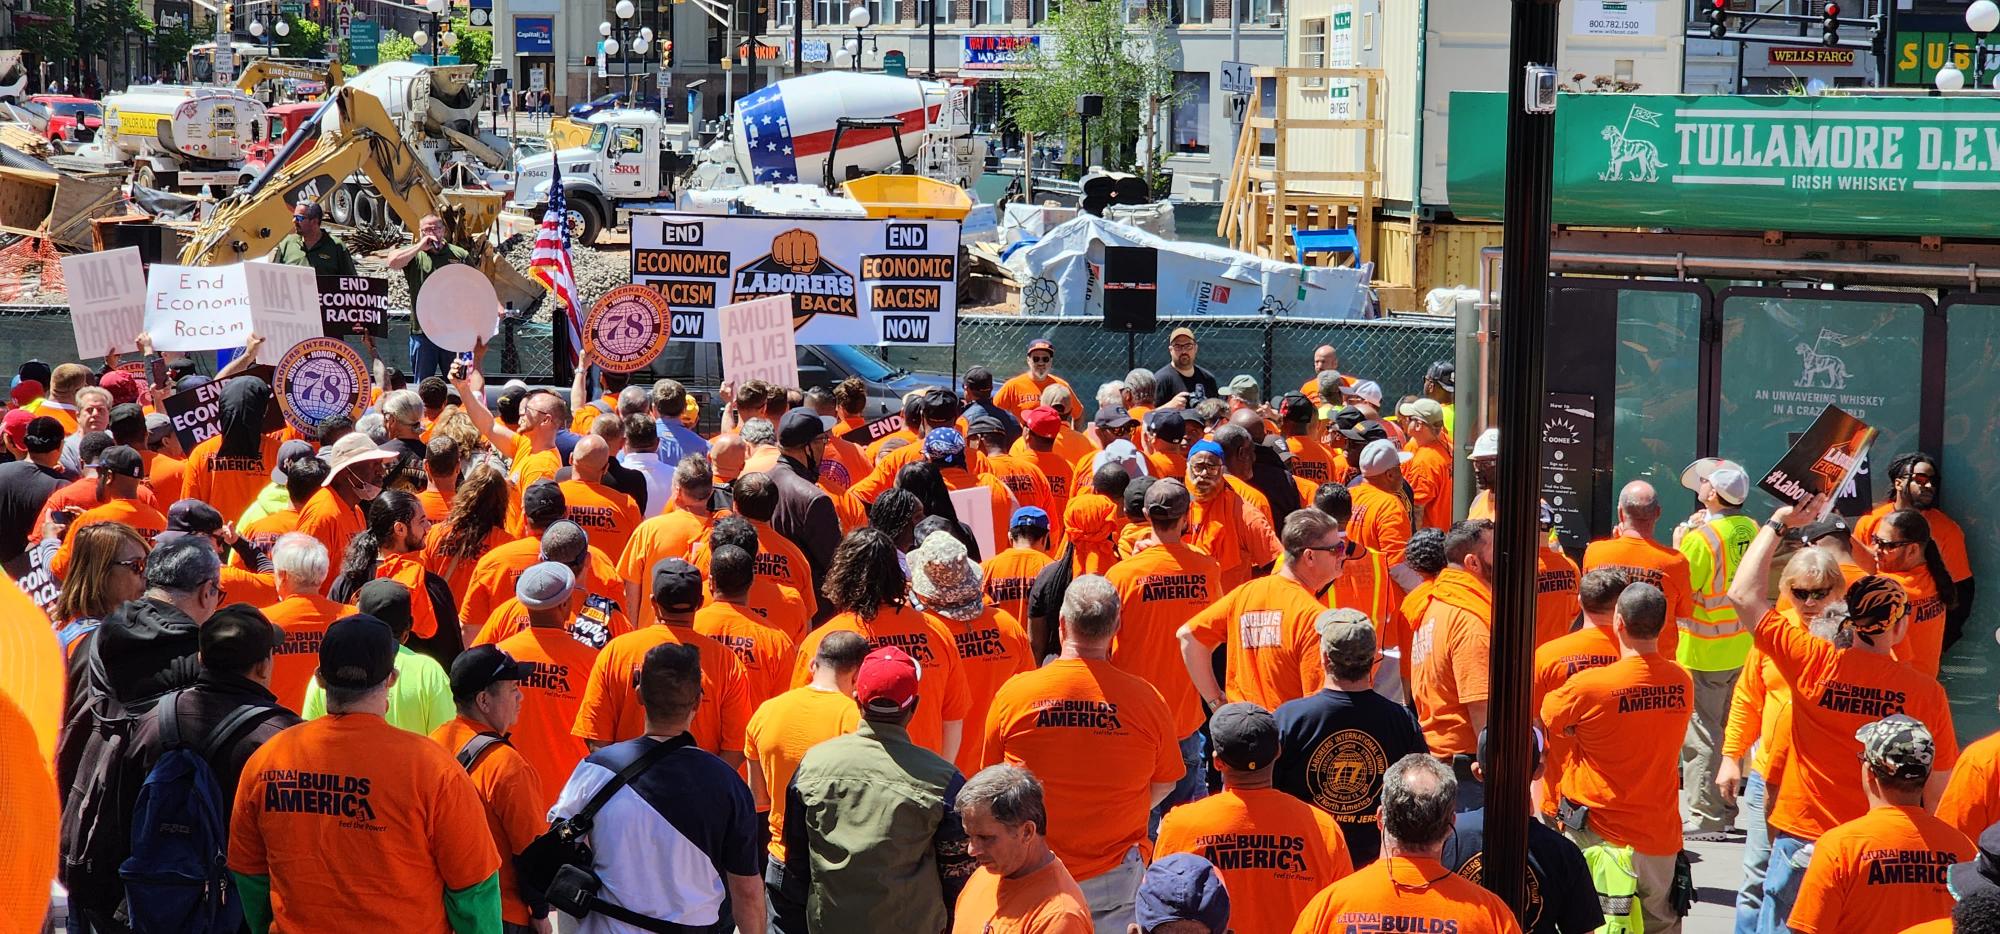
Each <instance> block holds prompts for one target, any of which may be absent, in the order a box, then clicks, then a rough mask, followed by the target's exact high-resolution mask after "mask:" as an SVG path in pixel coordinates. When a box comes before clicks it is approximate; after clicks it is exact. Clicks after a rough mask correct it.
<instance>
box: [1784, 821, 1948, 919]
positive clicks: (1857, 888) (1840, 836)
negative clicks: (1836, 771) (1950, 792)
mask: <svg viewBox="0 0 2000 934" xmlns="http://www.w3.org/2000/svg"><path fill="white" fill-rule="evenodd" d="M1978 855H1979V849H1978V848H1977V847H1975V846H1973V845H1972V840H1971V839H1970V838H1968V837H1966V835H1965V834H1963V833H1960V832H1959V831H1958V830H1957V829H1956V828H1954V827H1952V826H1951V825H1950V824H1947V823H1945V822H1944V821H1941V820H1938V819H1937V818H1935V817H1932V816H1931V815H1929V814H1926V813H1924V809H1923V808H1921V807H1893V806H1883V807H1877V808H1873V809H1870V810H1869V811H1868V813H1866V814H1863V815H1862V816H1860V817H1857V818H1855V819H1854V820H1851V821H1848V822H1847V823H1845V824H1842V825H1840V826H1838V827H1835V828H1833V829H1832V830H1829V831H1827V832H1826V833H1825V834H1824V835H1822V836H1821V837H1820V838H1819V840H1818V841H1816V842H1814V844H1813V855H1812V864H1811V865H1810V866H1808V867H1806V875H1805V879H1804V880H1803V881H1801V882H1800V883H1799V896H1798V901H1796V902H1793V903H1792V914H1791V917H1790V918H1789V919H1788V920H1787V922H1786V923H1787V924H1789V925H1790V926H1791V929H1792V930H1794V931H1801V932H1803V934H1830V932H1833V931H1900V930H1902V929H1903V928H1905V927H1908V926H1910V925H1913V924H1919V923H1922V922H1925V921H1935V920H1937V919H1939V918H1948V917H1950V916H1951V910H1952V905H1953V904H1954V901H1953V899H1952V896H1951V890H1950V889H1949V888H1947V887H1946V885H1945V880H1946V876H1947V870H1948V869H1949V868H1950V867H1951V865H1952V864H1953V863H1962V862H1970V861H1971V860H1972V859H1973V858H1974V857H1977V856H1978Z"/></svg>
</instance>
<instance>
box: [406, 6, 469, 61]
mask: <svg viewBox="0 0 2000 934" xmlns="http://www.w3.org/2000/svg"><path fill="white" fill-rule="evenodd" d="M450 10H451V2H450V0H424V11H425V12H426V13H429V14H430V17H431V28H430V30H429V31H428V32H426V31H425V30H422V29H419V30H417V34H416V35H414V36H411V37H410V41H412V42H415V43H416V44H417V48H420V49H421V48H424V47H425V46H429V47H430V50H431V51H430V56H431V64H433V65H441V64H444V60H443V59H444V49H445V47H446V46H456V45H457V44H458V36H457V35H456V34H454V33H453V32H452V31H451V21H450V20H448V19H445V14H446V13H447V12H449V11H450Z"/></svg>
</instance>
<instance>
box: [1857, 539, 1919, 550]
mask: <svg viewBox="0 0 2000 934" xmlns="http://www.w3.org/2000/svg"><path fill="white" fill-rule="evenodd" d="M1868 541H1869V543H1870V544H1872V545H1874V546H1875V550H1877V551H1880V550H1882V549H1884V548H1901V547H1903V546H1904V545H1914V544H1917V543H1916V542H1914V541H1908V542H1889V541H1883V540H1882V536H1880V535H1870V536H1868Z"/></svg>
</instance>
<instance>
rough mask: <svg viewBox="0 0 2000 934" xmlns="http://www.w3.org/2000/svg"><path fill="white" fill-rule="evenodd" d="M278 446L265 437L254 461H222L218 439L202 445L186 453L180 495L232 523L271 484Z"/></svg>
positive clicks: (238, 458) (273, 436)
mask: <svg viewBox="0 0 2000 934" xmlns="http://www.w3.org/2000/svg"><path fill="white" fill-rule="evenodd" d="M278 443H279V442H278V439H277V437H276V436H275V435H265V436H264V440H263V441H262V442H261V443H260V444H259V445H258V454H257V456H256V457H224V456H222V454H221V451H222V436H221V435H215V436H213V437H210V438H208V439H207V440H205V441H202V442H201V443H200V444H197V445H195V446H194V450H192V451H189V452H188V457H187V469H186V473H185V475H184V477H183V480H182V491H181V495H182V496H183V497H185V498H187V499H198V500H201V501H202V502H205V503H207V504H209V505H210V506H214V507H215V511H216V512H219V513H222V518H223V520H224V521H227V522H235V521H236V519H237V517H238V516H241V515H243V510H245V509H248V508H250V504H251V503H252V502H255V501H256V499H257V494H258V493H260V492H262V491H263V489H264V487H266V486H268V485H269V484H270V482H271V468H273V467H276V466H277V461H278ZM343 544H344V542H343ZM333 554H335V555H338V554H340V552H338V551H335V552H333ZM336 563H338V559H336Z"/></svg>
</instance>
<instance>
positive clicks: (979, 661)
mask: <svg viewBox="0 0 2000 934" xmlns="http://www.w3.org/2000/svg"><path fill="white" fill-rule="evenodd" d="M926 615H928V616H930V618H931V620H932V621H933V622H935V623H937V624H938V625H939V626H942V627H944V630H945V631H946V632H948V633H951V641H952V645H954V646H956V647H957V648H958V667H959V669H960V670H961V671H964V672H965V690H966V694H967V695H968V696H969V697H970V698H971V700H972V705H971V706H970V707H968V708H967V709H966V711H965V724H966V726H965V738H964V741H963V742H961V743H959V744H958V756H957V757H956V758H955V759H953V760H952V763H953V764H954V765H957V766H958V771H959V774H961V775H971V774H973V773H974V772H977V771H979V769H980V767H981V766H983V765H985V764H986V759H985V756H986V733H985V731H984V730H982V729H981V727H982V726H983V725H985V723H986V711H987V710H989V709H990V708H991V707H992V706H993V695H994V693H995V692H997V691H999V690H1000V686H1001V685H1003V684H1006V683H1007V679H1008V678H1012V677H1014V676H1015V675H1017V674H1020V673H1021V672H1024V671H1030V670H1033V669H1034V667H1035V657H1034V656H1035V652H1034V649H1032V648H1030V647H1029V646H1028V633H1027V631H1026V630H1023V629H1022V628H1021V624H1020V622H1019V621H1017V620H1016V619H1015V617H1014V616H1013V614H1011V613H1008V612H1007V611H1006V610H1003V609H1000V608H999V607H996V606H988V607H987V608H986V610H985V612H983V613H981V614H979V616H978V617H976V618H974V619H972V620H969V621H967V622H959V621H958V620H955V619H949V618H947V617H943V616H939V615H937V614H935V613H930V614H926Z"/></svg>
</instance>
